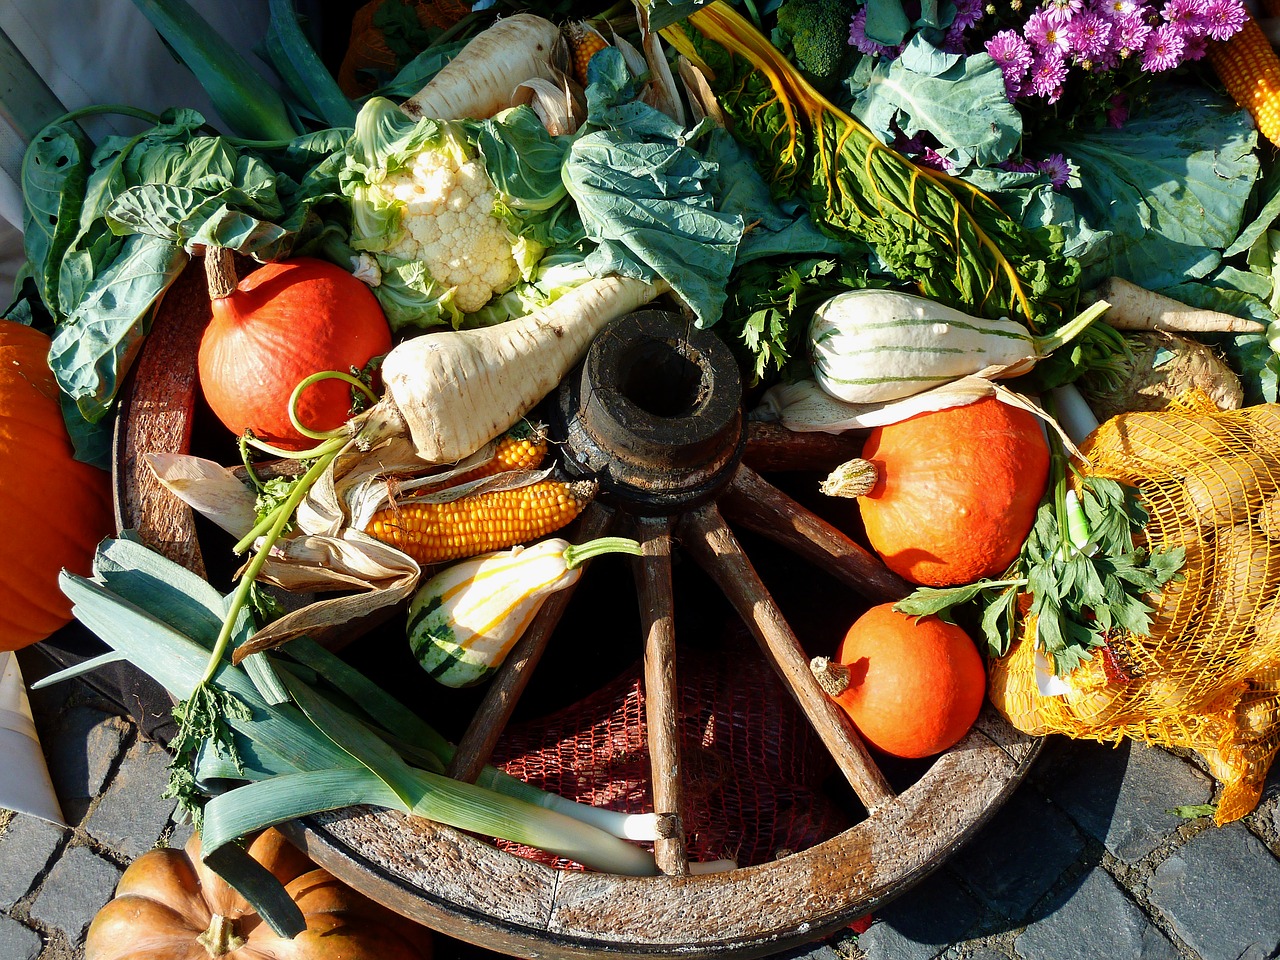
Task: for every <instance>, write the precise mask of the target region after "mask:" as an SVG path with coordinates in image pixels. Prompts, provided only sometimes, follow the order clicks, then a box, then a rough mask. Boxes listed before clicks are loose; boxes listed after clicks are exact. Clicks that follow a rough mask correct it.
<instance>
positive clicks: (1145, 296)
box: [1082, 277, 1266, 333]
mask: <svg viewBox="0 0 1280 960" xmlns="http://www.w3.org/2000/svg"><path fill="white" fill-rule="evenodd" d="M1082 299H1084V300H1105V301H1107V302H1108V303H1109V304H1111V309H1110V310H1109V311H1108V312H1107V324H1108V325H1109V326H1111V327H1114V328H1115V329H1117V330H1165V331H1170V332H1174V333H1261V332H1262V331H1264V330H1265V329H1266V324H1264V323H1262V322H1261V321H1260V320H1250V319H1247V318H1245V317H1236V316H1232V315H1231V314H1229V313H1220V312H1219V311H1217V310H1204V309H1201V308H1199V307H1192V306H1188V305H1187V304H1185V303H1183V302H1181V301H1180V300H1174V299H1173V298H1172V297H1166V296H1165V295H1164V294H1162V293H1156V292H1154V291H1152V290H1148V289H1146V288H1145V287H1140V286H1138V285H1137V284H1136V283H1130V282H1129V281H1128V280H1125V279H1123V278H1122V277H1108V278H1107V279H1106V280H1104V281H1102V283H1100V284H1099V285H1098V287H1097V289H1095V290H1092V291H1090V292H1089V294H1088V295H1087V296H1086V297H1084V298H1082Z"/></svg>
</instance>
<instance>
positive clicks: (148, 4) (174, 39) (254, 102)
mask: <svg viewBox="0 0 1280 960" xmlns="http://www.w3.org/2000/svg"><path fill="white" fill-rule="evenodd" d="M133 2H134V4H135V5H136V6H137V7H138V9H139V10H141V11H142V12H143V14H144V15H146V18H147V19H148V20H150V21H151V25H152V26H154V27H155V28H156V30H157V31H159V33H160V35H161V36H162V37H164V39H165V41H166V42H167V43H168V44H169V46H170V47H172V48H173V50H174V52H175V53H177V55H178V57H179V59H181V60H182V62H183V63H185V64H186V65H187V68H188V69H189V70H190V71H191V72H192V73H193V74H195V77H196V79H197V80H199V81H200V86H202V87H203V88H204V91H205V93H207V94H208V95H209V99H210V101H212V103H213V106H214V109H216V110H217V111H218V115H219V116H220V117H222V119H223V121H224V122H226V123H227V125H228V126H230V127H231V128H232V130H233V131H235V132H236V133H238V134H240V135H241V136H245V137H253V138H254V139H257V140H292V139H293V138H295V137H297V136H298V133H299V131H298V129H297V128H296V127H295V126H294V125H293V121H292V120H291V119H290V118H289V109H288V107H286V106H285V102H284V99H283V98H282V97H281V96H280V94H279V93H277V92H276V89H275V88H274V87H273V86H271V84H269V83H268V82H267V81H266V79H265V78H264V77H263V76H262V75H261V74H260V73H259V72H258V71H257V70H255V69H254V68H253V66H252V65H251V64H250V63H249V61H248V60H246V59H245V58H244V57H243V56H241V55H240V53H239V52H238V51H237V50H236V49H235V48H234V47H233V46H232V45H231V44H230V43H229V42H228V41H227V39H226V38H225V37H223V36H222V34H220V33H219V32H218V31H217V30H215V29H214V28H213V27H212V25H210V23H209V21H207V20H205V19H204V17H202V16H200V14H199V13H197V12H196V9H195V8H194V7H192V6H191V4H189V3H187V0H133Z"/></svg>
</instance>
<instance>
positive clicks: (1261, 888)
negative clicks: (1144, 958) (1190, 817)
mask: <svg viewBox="0 0 1280 960" xmlns="http://www.w3.org/2000/svg"><path fill="white" fill-rule="evenodd" d="M1150 899H1151V903H1152V904H1153V905H1154V906H1155V907H1156V908H1157V909H1158V910H1160V911H1161V912H1162V913H1163V914H1164V915H1165V916H1167V917H1168V918H1169V921H1170V923H1171V924H1172V925H1173V929H1174V931H1175V932H1176V933H1177V935H1178V936H1179V937H1181V938H1182V939H1183V940H1184V941H1185V942H1186V943H1187V945H1188V946H1189V947H1191V948H1192V949H1193V950H1194V951H1196V953H1198V954H1199V955H1200V956H1201V957H1202V958H1203V960H1242V958H1250V960H1263V958H1271V957H1273V956H1275V955H1276V954H1277V952H1280V908H1278V907H1277V903H1280V860H1277V859H1276V858H1275V856H1273V855H1272V853H1271V851H1270V850H1268V849H1267V848H1266V846H1265V845H1263V843H1262V842H1261V841H1260V840H1258V838H1257V837H1255V836H1254V835H1253V834H1251V833H1250V832H1249V831H1248V830H1246V829H1245V828H1244V827H1243V826H1241V825H1240V824H1238V823H1236V824H1228V825H1227V826H1225V827H1213V828H1209V829H1206V830H1204V831H1203V832H1201V833H1198V834H1196V836H1194V837H1192V838H1191V839H1190V840H1188V841H1187V843H1186V844H1184V845H1183V846H1182V847H1181V848H1179V849H1178V851H1177V852H1176V853H1174V854H1173V855H1172V856H1170V857H1169V858H1168V859H1167V860H1165V862H1164V863H1162V864H1160V865H1159V866H1158V867H1157V868H1156V869H1155V870H1154V871H1153V873H1152V876H1151V887H1150Z"/></svg>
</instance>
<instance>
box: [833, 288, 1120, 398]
mask: <svg viewBox="0 0 1280 960" xmlns="http://www.w3.org/2000/svg"><path fill="white" fill-rule="evenodd" d="M1107 306H1108V304H1107V303H1106V302H1105V301H1098V302H1097V303H1095V304H1093V305H1091V306H1090V307H1088V308H1087V309H1086V310H1085V311H1084V312H1083V313H1081V314H1080V315H1079V316H1077V317H1075V318H1074V319H1073V320H1071V321H1069V322H1068V323H1066V324H1064V325H1063V326H1062V327H1061V328H1060V329H1059V330H1057V331H1056V332H1055V333H1053V334H1052V335H1050V336H1044V337H1037V336H1035V335H1033V334H1032V333H1031V332H1030V331H1029V330H1028V329H1027V328H1026V327H1025V326H1023V325H1022V324H1020V323H1016V322H1014V321H1012V320H1008V319H1004V318H1001V319H998V320H987V319H984V318H981V317H973V316H970V315H969V314H967V313H964V312H962V311H960V310H956V309H953V308H951V307H947V306H944V305H943V304H940V303H937V302H935V301H933V300H930V299H928V298H927V297H921V296H917V295H915V294H910V293H901V292H898V291H893V290H874V289H869V290H850V291H847V292H845V293H840V294H837V295H836V296H834V297H832V298H831V299H830V300H827V301H826V302H825V303H823V304H822V305H821V306H819V307H818V309H817V310H816V311H814V315H813V320H812V322H811V323H810V325H809V339H808V349H809V362H810V364H811V365H812V367H813V375H814V379H815V380H817V382H818V384H819V385H820V386H821V387H822V389H823V390H825V391H826V392H827V393H829V394H830V395H831V396H833V397H836V398H837V399H839V400H844V401H846V402H847V403H882V402H885V401H888V400H898V399H901V398H902V397H909V396H911V395H913V394H916V393H920V392H922V391H924V390H928V389H929V388H930V387H936V386H940V385H942V384H944V383H950V382H952V381H955V380H959V379H960V378H961V377H967V376H970V375H971V374H976V373H982V374H984V375H986V376H991V377H1010V376H1016V375H1018V374H1022V373H1026V372H1027V371H1028V370H1030V369H1031V367H1032V366H1033V365H1034V364H1035V363H1036V361H1038V360H1041V359H1043V358H1044V357H1046V356H1048V355H1049V353H1051V352H1052V351H1053V350H1055V349H1057V348H1058V347H1059V346H1061V345H1062V344H1064V343H1066V342H1067V341H1068V340H1070V339H1072V338H1073V337H1075V336H1076V335H1077V334H1078V333H1079V332H1080V331H1081V330H1083V329H1084V328H1085V327H1087V326H1088V325H1089V324H1090V323H1092V322H1093V321H1094V320H1095V319H1096V318H1097V317H1098V316H1099V315H1100V314H1101V313H1102V312H1103V311H1104V310H1106V308H1107Z"/></svg>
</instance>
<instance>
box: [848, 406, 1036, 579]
mask: <svg viewBox="0 0 1280 960" xmlns="http://www.w3.org/2000/svg"><path fill="white" fill-rule="evenodd" d="M862 460H863V461H864V462H866V463H869V464H870V465H871V466H872V467H874V470H875V474H874V483H872V484H871V485H870V489H869V490H867V492H865V493H863V494H862V495H861V496H860V497H859V498H858V509H859V512H860V513H861V516H862V523H863V526H864V528H865V530H866V535H867V542H868V543H870V544H871V547H872V549H873V550H875V552H876V553H877V554H879V555H880V557H881V558H882V559H883V560H884V562H885V565H886V566H888V567H889V569H890V570H892V571H894V572H895V573H896V574H898V575H899V576H900V577H903V578H904V579H906V580H909V581H911V582H912V583H918V584H924V585H927V586H939V587H941V586H953V585H956V584H962V583H973V582H974V581H975V580H980V579H982V578H983V577H990V576H998V575H999V574H1001V573H1003V572H1004V570H1005V568H1007V567H1008V566H1009V564H1010V563H1012V562H1013V560H1014V558H1016V557H1017V556H1018V552H1019V550H1021V549H1022V543H1023V541H1024V540H1026V538H1027V534H1029V533H1030V532H1031V526H1032V524H1033V523H1034V522H1035V517H1036V509H1037V507H1038V506H1039V503H1040V498H1041V496H1042V495H1043V493H1044V489H1045V484H1046V483H1047V482H1048V478H1049V445H1048V442H1047V441H1046V440H1045V436H1044V431H1043V430H1042V428H1041V426H1040V421H1039V420H1038V419H1037V418H1036V417H1035V416H1034V415H1033V414H1031V413H1028V412H1027V411H1025V410H1021V409H1018V408H1017V407H1012V406H1010V405H1009V404H1007V403H1003V402H1002V401H1000V400H998V399H996V398H995V397H984V398H983V399H981V400H978V401H976V402H974V403H970V404H966V405H964V406H961V407H952V408H951V409H948V410H935V411H932V412H929V413H921V414H917V415H916V416H914V417H911V418H910V419H907V420H904V421H902V422H901V423H894V424H890V425H888V426H884V427H878V428H876V429H875V430H872V431H871V433H870V434H869V435H868V437H867V442H866V444H865V446H864V447H863V450H862Z"/></svg>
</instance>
